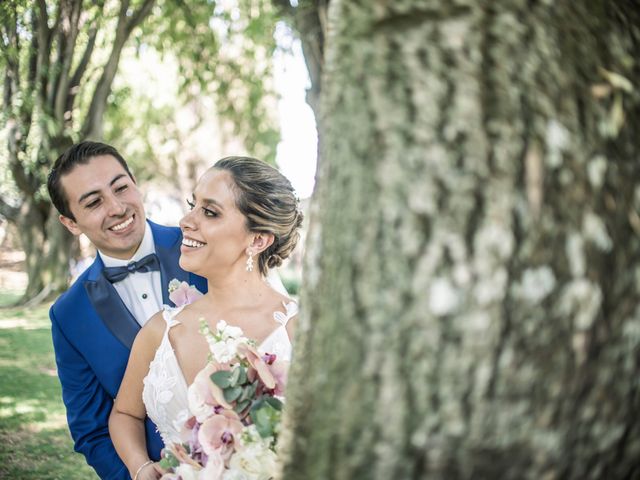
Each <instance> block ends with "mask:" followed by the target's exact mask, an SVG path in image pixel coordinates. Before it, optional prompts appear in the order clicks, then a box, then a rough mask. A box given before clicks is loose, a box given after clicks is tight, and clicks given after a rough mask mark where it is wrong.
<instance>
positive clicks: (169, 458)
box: [160, 451, 180, 470]
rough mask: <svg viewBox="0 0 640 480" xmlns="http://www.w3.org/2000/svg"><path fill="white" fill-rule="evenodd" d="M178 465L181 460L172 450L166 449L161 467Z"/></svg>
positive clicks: (167, 468) (166, 467)
mask: <svg viewBox="0 0 640 480" xmlns="http://www.w3.org/2000/svg"><path fill="white" fill-rule="evenodd" d="M178 465H180V462H179V461H178V459H177V458H176V457H175V455H174V454H173V453H171V452H170V451H166V452H165V453H164V455H163V456H162V459H161V460H160V467H162V468H163V469H164V470H169V469H171V468H175V467H177V466H178Z"/></svg>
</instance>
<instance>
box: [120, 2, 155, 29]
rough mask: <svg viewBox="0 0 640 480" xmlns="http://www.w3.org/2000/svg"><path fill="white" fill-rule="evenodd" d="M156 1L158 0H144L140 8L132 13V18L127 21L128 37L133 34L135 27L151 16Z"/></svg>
mask: <svg viewBox="0 0 640 480" xmlns="http://www.w3.org/2000/svg"><path fill="white" fill-rule="evenodd" d="M155 2H156V0H144V3H143V4H142V5H140V8H139V9H138V10H137V11H136V12H134V14H133V15H131V18H130V19H129V21H128V22H127V37H128V36H129V34H131V32H132V30H133V29H134V28H136V27H137V26H138V25H139V24H140V23H141V22H142V21H143V20H144V19H145V18H147V17H148V16H149V14H150V13H151V9H152V8H153V5H154V4H155Z"/></svg>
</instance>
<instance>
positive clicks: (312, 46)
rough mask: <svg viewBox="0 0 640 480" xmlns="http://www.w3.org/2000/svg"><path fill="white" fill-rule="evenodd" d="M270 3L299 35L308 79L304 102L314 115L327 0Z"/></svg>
mask: <svg viewBox="0 0 640 480" xmlns="http://www.w3.org/2000/svg"><path fill="white" fill-rule="evenodd" d="M272 2H273V4H274V6H275V7H276V8H277V10H278V12H279V13H280V15H281V16H282V17H283V18H285V19H286V20H287V23H289V25H290V26H291V27H293V29H294V31H295V32H296V33H297V35H298V37H299V38H300V43H301V44H302V51H303V53H304V60H305V63H306V65H307V70H308V72H309V78H310V80H311V87H310V88H309V90H308V91H307V103H308V104H309V106H310V107H311V108H312V109H313V111H314V113H315V114H316V118H318V114H319V106H320V92H321V91H322V70H323V66H324V43H325V37H326V35H327V11H328V8H329V0H303V1H302V2H300V3H298V4H297V5H295V6H294V5H292V4H291V2H290V1H289V0H272Z"/></svg>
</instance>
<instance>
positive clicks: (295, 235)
mask: <svg viewBox="0 0 640 480" xmlns="http://www.w3.org/2000/svg"><path fill="white" fill-rule="evenodd" d="M212 168H215V169H216V170H224V171H227V172H229V173H230V174H231V176H232V178H233V182H234V185H233V187H234V188H233V189H234V190H235V192H234V193H235V196H236V206H237V207H238V210H240V212H241V213H242V214H243V215H244V216H245V218H246V219H247V228H248V229H249V231H251V232H264V233H272V234H273V236H274V237H275V238H274V241H273V243H272V244H271V245H270V246H269V248H267V249H266V250H265V251H263V252H262V253H260V256H259V257H258V267H259V269H260V272H261V273H262V274H263V275H266V273H267V270H268V269H269V268H273V267H278V266H280V265H281V264H282V261H283V260H284V259H285V258H287V257H288V256H289V255H291V252H293V249H294V248H295V246H296V244H297V243H298V240H299V239H300V232H299V229H300V226H301V225H302V219H303V214H302V211H301V210H300V202H299V200H298V198H297V197H296V194H295V192H294V190H293V187H292V186H291V182H289V180H288V179H287V178H286V177H285V176H284V175H282V174H281V173H280V172H279V171H278V170H277V169H275V168H274V167H272V166H271V165H269V164H267V163H265V162H263V161H261V160H258V159H255V158H251V157H226V158H223V159H221V160H218V162H216V164H215V165H214V166H213V167H212Z"/></svg>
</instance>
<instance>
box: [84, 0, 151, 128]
mask: <svg viewBox="0 0 640 480" xmlns="http://www.w3.org/2000/svg"><path fill="white" fill-rule="evenodd" d="M154 3H155V0H145V2H144V3H143V4H142V5H141V6H140V8H139V9H138V10H137V11H136V12H135V13H134V14H133V15H132V16H131V18H130V19H129V20H127V10H128V7H129V2H128V1H123V2H122V4H121V7H120V12H119V15H118V25H117V26H116V37H115V39H114V41H113V48H112V49H111V53H110V55H109V59H108V60H107V63H106V64H105V66H104V68H103V70H102V75H101V76H100V79H99V80H98V82H97V83H96V87H95V90H94V92H93V96H92V98H91V104H90V105H89V110H88V112H87V116H86V118H85V121H84V124H83V126H82V130H81V137H82V138H101V137H102V125H103V117H104V111H105V109H106V106H107V98H108V97H109V93H110V92H111V85H112V84H113V79H114V77H115V75H116V72H117V70H118V63H119V62H120V54H121V53H122V49H123V48H124V45H125V44H126V42H127V40H128V38H129V35H130V34H131V31H132V30H133V28H135V26H136V25H138V24H139V23H140V22H142V20H144V18H145V17H147V16H148V15H149V14H150V13H151V9H152V7H153V5H154Z"/></svg>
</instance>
